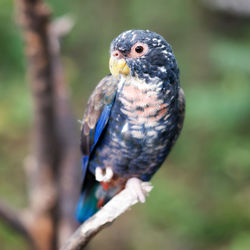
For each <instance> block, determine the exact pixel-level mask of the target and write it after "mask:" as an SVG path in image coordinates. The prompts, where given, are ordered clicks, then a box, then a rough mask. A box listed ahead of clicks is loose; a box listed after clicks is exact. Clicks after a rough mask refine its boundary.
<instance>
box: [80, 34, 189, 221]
mask: <svg viewBox="0 0 250 250" xmlns="http://www.w3.org/2000/svg"><path fill="white" fill-rule="evenodd" d="M109 69H110V73H111V74H109V75H107V76H105V77H104V78H103V79H102V80H101V81H100V82H99V84H98V85H97V86H96V88H95V90H94V91H93V93H92V94H91V96H90V98H89V100H88V103H87V107H86V110H85V113H84V116H83V119H82V121H81V123H82V126H81V139H80V145H81V146H80V147H81V152H82V186H81V194H80V198H79V201H78V204H77V208H76V219H77V220H78V221H79V222H80V223H83V222H84V221H86V220H87V219H88V218H90V217H91V216H93V215H94V214H95V213H96V212H97V211H98V210H99V209H100V208H101V207H103V206H104V205H105V204H106V203H107V202H108V201H109V200H110V199H112V197H114V196H115V195H116V194H118V193H119V192H120V191H121V190H123V189H125V188H128V189H129V190H130V191H131V192H133V193H134V194H135V195H136V197H137V199H138V200H139V201H140V202H142V203H143V202H145V192H143V190H142V186H141V183H142V182H149V181H150V180H151V178H152V176H153V175H154V174H155V172H156V171H157V170H158V169H159V168H160V166H161V165H162V163H163V162H164V160H165V159H166V157H167V155H168V154H169V152H170V150H171V149H172V147H173V145H174V144H175V142H176V140H177V138H178V136H179V134H180V131H181V129H182V127H183V121H184V116H185V98H184V92H183V90H182V88H181V87H180V80H179V68H178V65H177V61H176V59H175V56H174V53H173V50H172V48H171V46H170V44H169V43H168V42H167V41H166V40H165V39H164V38H163V37H162V36H161V35H159V34H157V33H155V32H152V31H149V30H128V31H125V32H123V33H121V34H120V35H119V36H117V37H116V38H115V39H114V40H113V41H112V42H111V45H110V60H109Z"/></svg>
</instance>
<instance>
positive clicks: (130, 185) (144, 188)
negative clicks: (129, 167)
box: [126, 177, 153, 203]
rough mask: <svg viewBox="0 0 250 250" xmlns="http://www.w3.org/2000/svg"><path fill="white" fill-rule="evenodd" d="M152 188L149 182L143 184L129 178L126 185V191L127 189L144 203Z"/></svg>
mask: <svg viewBox="0 0 250 250" xmlns="http://www.w3.org/2000/svg"><path fill="white" fill-rule="evenodd" d="M152 188H153V186H152V185H151V184H150V183H149V182H143V181H141V180H140V179H138V178H135V177H133V178H130V179H128V181H127V183H126V189H128V190H129V191H130V192H131V193H132V194H133V195H134V196H136V198H137V199H138V200H139V201H140V202H141V203H144V202H145V201H146V196H147V195H148V194H149V192H150V191H151V190H152Z"/></svg>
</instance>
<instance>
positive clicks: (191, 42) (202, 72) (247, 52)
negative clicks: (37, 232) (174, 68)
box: [0, 0, 250, 250]
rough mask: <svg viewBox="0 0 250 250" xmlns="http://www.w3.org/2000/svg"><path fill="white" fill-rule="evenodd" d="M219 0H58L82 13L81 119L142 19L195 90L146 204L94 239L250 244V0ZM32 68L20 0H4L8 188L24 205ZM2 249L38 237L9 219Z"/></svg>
mask: <svg viewBox="0 0 250 250" xmlns="http://www.w3.org/2000/svg"><path fill="white" fill-rule="evenodd" d="M208 2H210V4H208V5H206V1H205V0H204V1H199V0H196V1H192V0H185V1H183V0H168V1H166V0H158V1H156V0H155V1H148V0H127V1H115V0H106V1H101V0H93V1H81V0H75V1H62V0H51V1H49V4H50V6H51V7H52V9H53V12H54V16H55V17H57V16H61V15H64V14H70V15H71V16H72V17H73V18H74V20H75V27H74V29H73V30H72V32H70V34H69V35H67V37H65V38H64V39H63V41H62V57H63V63H64V69H65V74H66V78H67V82H68V83H69V88H70V90H71V95H72V103H73V109H74V112H75V119H76V120H77V119H80V118H81V117H82V114H83V111H84V106H85V104H86V102H87V98H88V96H89V95H90V93H91V92H92V90H93V89H94V87H95V85H96V84H97V82H98V81H99V80H100V79H101V78H102V77H103V76H104V75H106V74H107V73H108V59H109V44H110V42H111V40H112V39H113V38H114V37H116V36H117V35H118V34H120V33H121V32H122V31H124V30H127V29H132V28H134V29H150V30H152V31H155V32H157V33H160V34H161V35H163V36H164V37H165V38H166V39H167V40H168V41H169V42H170V43H171V44H172V47H173V49H174V52H175V55H176V58H177V60H178V64H179V67H180V70H181V85H182V87H183V89H184V91H185V95H186V101H187V104H186V105H187V111H186V119H185V124H184V129H183V131H182V134H181V136H180V138H179V140H178V142H177V144H176V146H175V148H174V150H173V151H172V153H171V154H170V156H169V157H168V159H167V161H166V162H165V164H164V165H163V166H162V168H161V169H160V170H159V172H158V173H157V174H156V175H155V177H154V178H153V180H152V182H153V185H154V189H153V191H152V192H151V194H150V197H149V198H148V200H147V202H146V204H143V205H137V206H136V207H134V208H133V209H132V210H131V211H130V212H128V213H126V214H125V215H123V216H121V217H120V218H119V219H118V220H117V221H116V222H115V223H114V224H113V225H112V226H111V227H109V228H107V229H105V230H104V231H103V232H101V233H100V234H99V235H98V236H97V237H96V238H95V239H94V240H93V241H92V242H91V243H90V245H89V247H88V249H102V250H105V249H109V250H110V249H111V250H113V249H121V250H123V249H124V250H142V249H143V250H152V249H168V250H191V249H192V250H193V249H208V250H213V249H214V250H224V249H229V250H248V249H250V130H249V122H250V10H249V12H248V11H247V7H245V6H243V8H241V9H243V12H242V11H235V9H234V8H237V7H239V6H241V4H242V3H243V2H245V3H246V2H248V1H244V0H241V1H239V0H238V1H228V3H230V2H231V3H232V2H235V3H236V4H235V5H232V6H231V7H230V6H229V8H228V6H227V7H226V8H223V6H222V7H221V6H217V5H213V4H211V3H212V2H216V1H208ZM217 2H218V1H217ZM221 2H224V3H225V2H226V1H221ZM246 6H247V5H246ZM248 7H249V8H250V6H249V5H248ZM25 69H26V61H25V57H24V52H23V41H22V39H21V36H20V31H19V28H18V27H17V25H16V23H15V16H14V3H13V2H12V1H9V0H0V196H1V197H3V198H4V199H5V200H7V201H8V202H9V203H11V204H13V205H14V206H15V207H16V208H23V207H25V205H26V202H27V195H26V184H25V176H24V171H23V167H22V166H23V161H24V159H25V157H26V156H27V155H28V152H29V148H30V145H29V141H30V130H31V121H32V112H31V110H32V107H31V96H30V92H29V88H28V85H27V77H26V72H25ZM79 171H80V164H79ZM0 248H1V250H12V249H20V250H23V249H28V246H27V244H26V242H25V241H24V240H23V239H22V238H20V237H19V236H18V235H17V234H16V233H15V232H14V231H13V230H11V229H10V228H8V227H7V226H6V225H4V224H3V223H2V222H1V221H0Z"/></svg>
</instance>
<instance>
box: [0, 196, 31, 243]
mask: <svg viewBox="0 0 250 250" xmlns="http://www.w3.org/2000/svg"><path fill="white" fill-rule="evenodd" d="M0 220H1V221H3V222H4V223H5V224H7V225H8V226H9V227H11V228H13V229H15V230H16V231H17V232H18V233H20V234H21V235H22V236H24V238H26V239H27V240H28V241H29V242H30V243H31V246H34V242H33V239H32V237H31V235H30V233H29V230H28V229H27V227H26V225H25V223H24V222H23V220H22V218H21V216H20V215H19V213H18V212H17V211H15V210H13V209H12V208H10V207H9V206H8V205H7V204H6V203H5V202H4V201H2V200H0Z"/></svg>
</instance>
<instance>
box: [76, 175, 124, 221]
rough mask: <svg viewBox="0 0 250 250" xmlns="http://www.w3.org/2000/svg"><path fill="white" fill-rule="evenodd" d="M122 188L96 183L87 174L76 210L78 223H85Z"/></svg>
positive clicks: (91, 176)
mask: <svg viewBox="0 0 250 250" xmlns="http://www.w3.org/2000/svg"><path fill="white" fill-rule="evenodd" d="M122 188H123V186H119V185H118V186H113V185H109V184H108V183H100V182H97V181H96V180H95V178H94V176H93V175H92V174H90V173H87V176H86V178H85V181H84V185H83V188H82V194H81V196H80V199H79V201H78V205H77V208H76V219H77V220H78V221H79V222H80V223H83V222H84V221H86V220H87V219H88V218H90V217H91V216H92V215H94V214H95V213H96V212H97V211H98V210H99V209H100V208H101V207H102V206H104V205H105V204H106V203H107V202H108V201H109V200H110V199H111V198H112V197H113V196H114V195H115V194H116V193H118V192H119V191H120V190H121V189H122Z"/></svg>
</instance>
